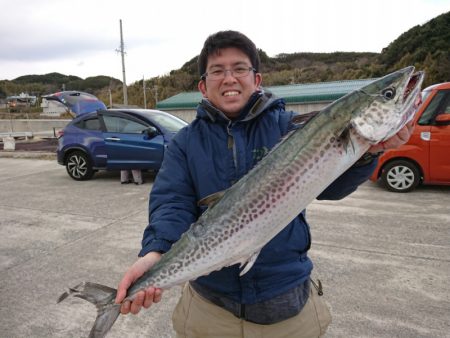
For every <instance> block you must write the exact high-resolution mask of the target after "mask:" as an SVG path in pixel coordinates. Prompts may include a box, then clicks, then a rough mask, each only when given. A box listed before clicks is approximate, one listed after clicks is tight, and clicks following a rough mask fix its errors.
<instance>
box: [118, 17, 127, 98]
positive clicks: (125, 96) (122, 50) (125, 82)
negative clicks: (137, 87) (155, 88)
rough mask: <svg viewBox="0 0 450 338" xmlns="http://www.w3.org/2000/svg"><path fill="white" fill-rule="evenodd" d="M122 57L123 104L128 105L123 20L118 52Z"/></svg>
mask: <svg viewBox="0 0 450 338" xmlns="http://www.w3.org/2000/svg"><path fill="white" fill-rule="evenodd" d="M118 52H120V54H121V55H122V75H123V104H124V105H126V106H127V105H128V94H127V80H126V78H125V47H124V43H123V33H122V19H120V50H118Z"/></svg>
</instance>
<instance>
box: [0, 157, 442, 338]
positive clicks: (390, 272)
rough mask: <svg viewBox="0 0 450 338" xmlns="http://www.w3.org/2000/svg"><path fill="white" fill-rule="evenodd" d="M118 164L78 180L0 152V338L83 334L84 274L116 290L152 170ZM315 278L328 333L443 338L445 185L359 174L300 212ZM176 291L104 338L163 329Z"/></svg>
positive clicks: (91, 313) (133, 245) (158, 333)
mask: <svg viewBox="0 0 450 338" xmlns="http://www.w3.org/2000/svg"><path fill="white" fill-rule="evenodd" d="M145 179H146V183H145V184H144V185H141V186H136V185H121V184H120V183H119V174H118V173H117V172H109V173H107V172H103V173H98V174H97V175H96V176H94V179H93V180H90V181H86V182H76V181H74V180H72V179H71V178H69V176H68V175H67V173H66V172H65V169H64V168H63V167H62V166H59V165H57V164H56V161H54V160H40V159H22V158H1V157H0V215H1V216H0V304H1V306H0V336H1V337H8V338H10V337H87V336H88V334H89V330H90V328H91V326H92V323H93V321H94V319H95V316H96V315H95V313H96V310H95V307H94V306H92V305H91V304H89V303H87V302H85V301H83V300H79V299H70V300H67V301H65V302H63V303H60V304H57V303H56V300H57V298H58V296H59V295H60V294H61V293H62V292H64V291H65V290H66V289H67V287H71V286H75V285H77V284H78V283H80V282H82V281H91V282H97V283H101V284H105V285H109V286H112V287H116V285H117V284H118V282H119V280H120V278H121V277H122V274H123V272H124V271H125V269H126V268H127V267H128V266H129V265H130V264H131V263H132V262H134V261H135V259H136V255H137V252H138V251H139V247H140V240H141V235H142V231H143V229H144V227H145V226H146V223H147V217H148V215H147V204H148V193H149V191H150V188H151V183H152V180H153V177H152V176H151V174H146V176H145ZM308 219H309V222H310V225H311V231H312V236H313V243H312V249H311V251H310V255H311V257H312V259H313V261H314V262H315V269H314V272H313V277H315V278H319V279H320V280H321V281H322V283H323V286H324V298H325V300H326V301H327V302H328V304H329V305H330V307H331V310H332V316H333V323H332V324H331V326H330V328H329V330H328V333H327V335H326V337H346V338H349V337H377V338H378V337H386V338H388V337H389V338H391V337H424V338H425V337H427V338H428V337H450V283H449V280H450V187H420V188H419V189H417V190H415V191H413V192H411V193H408V194H395V193H389V192H387V191H385V190H384V189H382V188H380V187H379V186H378V185H376V184H374V183H372V182H367V183H365V184H364V185H363V186H361V187H360V189H359V190H358V191H357V192H356V193H354V194H353V195H351V196H349V197H347V198H346V199H344V200H342V201H336V202H330V201H320V202H314V203H312V204H311V205H310V207H309V209H308ZM179 292H180V288H179V287H176V288H173V289H171V290H168V291H166V292H165V294H164V297H163V301H162V302H161V303H160V304H157V305H156V306H154V307H152V308H151V309H150V310H147V311H143V312H141V313H140V314H139V315H138V316H121V317H119V319H118V320H117V322H116V324H115V325H114V326H113V328H112V330H111V332H110V334H109V336H108V337H156V338H159V337H171V336H172V329H171V321H170V317H171V311H172V309H173V307H174V306H175V304H176V301H177V298H178V295H179Z"/></svg>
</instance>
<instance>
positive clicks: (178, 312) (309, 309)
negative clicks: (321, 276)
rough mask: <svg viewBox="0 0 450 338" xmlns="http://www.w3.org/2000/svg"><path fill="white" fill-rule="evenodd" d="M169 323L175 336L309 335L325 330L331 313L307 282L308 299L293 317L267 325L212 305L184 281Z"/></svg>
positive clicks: (250, 337)
mask: <svg viewBox="0 0 450 338" xmlns="http://www.w3.org/2000/svg"><path fill="white" fill-rule="evenodd" d="M172 322H173V327H174V329H175V332H176V333H177V338H209V337H217V338H219V337H220V338H236V337H241V338H263V337H264V338H283V337H286V338H313V337H320V336H322V335H323V334H324V333H325V331H326V330H327V327H328V325H329V324H330V323H331V315H330V311H329V310H328V308H327V306H326V305H325V303H324V302H323V301H322V299H321V297H319V296H318V294H317V290H316V289H315V288H314V287H313V286H312V285H311V291H310V295H309V298H308V301H307V302H306V304H305V307H304V308H303V310H302V311H301V312H300V313H299V314H298V315H297V316H295V317H292V318H289V319H287V320H284V321H282V322H279V323H275V324H271V325H259V324H254V323H251V322H247V321H245V320H242V319H239V318H237V317H235V316H234V315H232V314H231V313H229V312H228V311H226V310H224V309H222V308H221V307H219V306H217V305H215V304H212V303H211V302H209V301H208V300H206V299H204V298H203V297H201V296H200V295H199V294H198V293H196V292H195V290H193V289H192V287H191V286H190V285H189V283H187V284H186V285H185V287H184V288H183V293H182V296H181V299H180V300H179V302H178V304H177V306H176V307H175V311H174V313H173V316H172Z"/></svg>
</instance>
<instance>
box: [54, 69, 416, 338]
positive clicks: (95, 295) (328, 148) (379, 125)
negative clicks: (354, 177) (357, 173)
mask: <svg viewBox="0 0 450 338" xmlns="http://www.w3.org/2000/svg"><path fill="white" fill-rule="evenodd" d="M423 77H424V74H423V73H422V72H418V73H414V67H407V68H404V69H402V70H399V71H397V72H394V73H391V74H389V75H386V76H385V77H383V78H380V79H377V80H374V81H373V82H371V83H370V84H368V85H367V86H364V87H362V88H361V89H359V90H356V91H354V92H352V93H350V94H348V95H346V96H344V97H342V98H340V99H339V100H337V101H335V102H333V103H332V104H330V105H329V106H327V107H326V108H324V109H323V110H322V111H320V112H319V113H318V114H317V115H316V116H315V117H313V118H312V119H311V120H310V121H309V123H307V124H306V125H305V126H304V127H303V128H301V129H298V130H296V131H294V132H292V133H291V134H289V135H288V136H287V137H285V138H284V139H283V140H282V141H281V142H280V143H279V144H278V145H277V146H276V147H275V148H274V149H272V151H270V152H269V154H267V156H266V157H264V158H263V159H262V160H261V161H260V162H259V164H258V165H257V166H256V167H255V168H254V169H252V170H251V171H250V172H249V173H248V174H247V175H246V176H244V177H243V178H242V179H241V180H239V181H238V182H237V183H236V184H234V185H233V186H232V187H231V188H230V189H228V190H227V191H226V192H224V193H223V194H218V195H217V196H216V197H212V198H209V199H208V200H209V202H211V203H210V204H209V208H208V209H207V211H206V212H205V213H203V215H202V216H201V217H200V218H199V219H198V220H197V222H195V223H194V224H192V225H191V227H190V229H189V230H188V231H187V232H185V233H184V234H183V235H182V236H181V238H180V240H178V241H177V242H176V243H175V244H174V245H173V246H172V248H171V249H170V250H169V251H168V252H167V253H165V254H164V255H162V258H161V260H160V261H159V262H158V263H157V264H156V265H155V266H154V267H153V268H151V269H150V270H149V271H147V272H146V273H145V274H144V275H143V276H142V277H140V278H139V279H137V280H136V281H135V282H134V283H133V285H132V286H131V287H130V288H129V289H128V291H127V297H126V299H129V300H132V299H133V298H134V297H135V295H136V293H137V292H138V291H139V290H142V289H145V288H147V287H149V286H155V287H158V288H162V289H167V288H170V287H172V286H174V285H179V284H182V283H184V282H186V281H189V280H192V279H195V278H197V277H199V276H202V275H206V274H208V273H210V272H212V271H214V270H218V269H221V268H223V267H225V266H230V265H233V264H237V263H240V264H241V267H243V269H242V272H241V274H244V273H245V272H247V271H248V270H249V269H250V268H251V266H252V265H253V263H254V262H255V260H256V258H257V256H258V253H259V251H260V250H261V248H262V247H263V246H264V245H265V244H266V243H267V242H269V241H270V240H271V239H272V238H273V237H274V236H275V235H276V234H277V233H278V232H280V231H281V230H282V229H283V228H284V227H285V226H286V225H287V224H289V222H291V221H292V220H293V219H294V218H295V217H296V216H297V215H298V214H299V213H300V212H301V211H302V210H303V209H304V208H305V207H306V206H307V205H308V204H309V203H310V202H311V201H313V200H314V199H315V198H316V197H317V196H318V195H319V194H320V193H321V192H322V191H323V190H324V189H325V188H326V187H327V186H328V185H329V184H330V183H332V182H333V181H334V180H335V179H336V178H337V177H338V176H340V175H341V174H342V173H343V172H344V171H346V170H347V169H348V168H349V167H350V166H352V165H353V164H354V163H355V162H356V161H357V160H358V159H359V158H361V156H362V155H363V154H364V153H365V152H366V151H367V150H368V149H369V147H370V146H371V145H373V144H376V143H379V142H382V141H384V140H387V139H388V138H390V137H391V136H393V135H395V134H396V133H397V132H398V131H399V130H400V129H401V128H402V127H403V126H404V125H405V124H406V123H407V122H408V121H410V120H411V119H412V118H413V116H414V114H415V111H416V103H417V99H418V97H419V95H420V88H421V84H422V81H423ZM68 296H75V297H80V298H82V299H85V300H87V301H89V302H91V303H93V304H95V305H96V306H97V310H98V315H97V319H96V320H95V323H94V326H93V328H92V330H91V332H90V337H104V336H105V335H106V333H107V332H108V331H109V329H110V328H111V327H112V325H113V324H114V322H115V320H116V318H117V317H118V315H119V313H120V305H118V304H115V303H114V299H115V297H116V290H115V289H112V288H109V287H107V286H103V285H99V284H95V283H88V282H84V283H81V284H79V285H77V286H76V287H74V288H72V289H70V290H69V291H68V292H65V293H64V294H62V295H61V296H60V298H59V300H58V302H59V301H61V300H63V299H65V298H66V297H68Z"/></svg>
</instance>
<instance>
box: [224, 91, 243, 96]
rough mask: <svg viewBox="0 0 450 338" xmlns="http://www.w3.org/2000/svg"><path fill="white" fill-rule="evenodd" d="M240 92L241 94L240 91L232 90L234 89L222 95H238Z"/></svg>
mask: <svg viewBox="0 0 450 338" xmlns="http://www.w3.org/2000/svg"><path fill="white" fill-rule="evenodd" d="M239 94H240V93H239V92H238V91H236V90H232V91H227V92H225V93H223V94H222V95H223V96H237V95H239Z"/></svg>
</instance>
